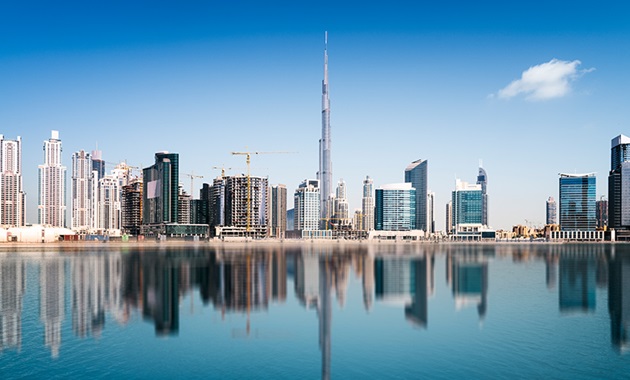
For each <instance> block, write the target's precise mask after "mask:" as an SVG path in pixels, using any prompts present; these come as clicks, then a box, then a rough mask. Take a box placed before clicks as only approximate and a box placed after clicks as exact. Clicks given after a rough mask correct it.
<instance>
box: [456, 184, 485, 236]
mask: <svg viewBox="0 0 630 380" xmlns="http://www.w3.org/2000/svg"><path fill="white" fill-rule="evenodd" d="M451 204H452V213H453V216H452V223H453V224H452V227H453V229H456V228H457V225H458V224H483V191H482V189H481V185H471V184H468V183H467V182H463V181H460V180H457V181H456V183H455V190H454V191H453V194H452V199H451Z"/></svg>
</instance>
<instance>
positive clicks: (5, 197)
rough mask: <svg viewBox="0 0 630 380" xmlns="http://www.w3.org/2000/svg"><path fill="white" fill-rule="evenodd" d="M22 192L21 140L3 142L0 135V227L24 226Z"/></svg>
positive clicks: (18, 138) (2, 137) (19, 138)
mask: <svg viewBox="0 0 630 380" xmlns="http://www.w3.org/2000/svg"><path fill="white" fill-rule="evenodd" d="M24 208H25V206H24V191H23V190H22V138H21V137H20V136H18V137H17V139H16V140H5V139H4V136H3V135H0V225H3V226H11V227H16V226H23V225H24Z"/></svg>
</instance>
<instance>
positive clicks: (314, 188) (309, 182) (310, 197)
mask: <svg viewBox="0 0 630 380" xmlns="http://www.w3.org/2000/svg"><path fill="white" fill-rule="evenodd" d="M320 195H321V194H320V188H319V181H318V180H316V179H305V180H304V181H303V182H302V183H301V184H300V186H299V187H298V188H297V189H296V190H295V194H294V195H293V204H294V213H295V214H294V219H293V223H294V227H293V229H294V230H298V231H315V230H317V229H318V228H319V216H320V210H319V207H320V205H321V203H320Z"/></svg>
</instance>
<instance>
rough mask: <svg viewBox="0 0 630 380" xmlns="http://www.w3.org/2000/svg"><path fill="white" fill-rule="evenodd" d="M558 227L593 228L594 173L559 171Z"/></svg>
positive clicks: (566, 229) (567, 229)
mask: <svg viewBox="0 0 630 380" xmlns="http://www.w3.org/2000/svg"><path fill="white" fill-rule="evenodd" d="M559 183H560V229H561V230H562V231H584V230H595V227H596V225H597V220H596V217H595V174H594V173H590V174H564V173H560V181H559Z"/></svg>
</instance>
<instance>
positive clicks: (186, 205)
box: [177, 183, 192, 224]
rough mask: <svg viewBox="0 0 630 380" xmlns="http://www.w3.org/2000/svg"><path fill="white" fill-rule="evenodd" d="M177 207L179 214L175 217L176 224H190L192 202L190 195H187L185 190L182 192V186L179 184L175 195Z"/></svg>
mask: <svg viewBox="0 0 630 380" xmlns="http://www.w3.org/2000/svg"><path fill="white" fill-rule="evenodd" d="M177 202H178V204H177V207H178V208H179V213H178V215H177V223H180V224H188V223H192V221H191V217H190V214H191V212H190V209H191V202H192V194H187V193H186V190H184V186H183V185H182V184H181V183H180V184H179V189H178V195H177Z"/></svg>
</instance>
